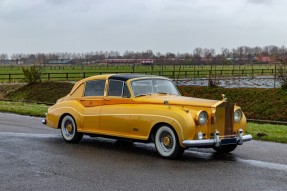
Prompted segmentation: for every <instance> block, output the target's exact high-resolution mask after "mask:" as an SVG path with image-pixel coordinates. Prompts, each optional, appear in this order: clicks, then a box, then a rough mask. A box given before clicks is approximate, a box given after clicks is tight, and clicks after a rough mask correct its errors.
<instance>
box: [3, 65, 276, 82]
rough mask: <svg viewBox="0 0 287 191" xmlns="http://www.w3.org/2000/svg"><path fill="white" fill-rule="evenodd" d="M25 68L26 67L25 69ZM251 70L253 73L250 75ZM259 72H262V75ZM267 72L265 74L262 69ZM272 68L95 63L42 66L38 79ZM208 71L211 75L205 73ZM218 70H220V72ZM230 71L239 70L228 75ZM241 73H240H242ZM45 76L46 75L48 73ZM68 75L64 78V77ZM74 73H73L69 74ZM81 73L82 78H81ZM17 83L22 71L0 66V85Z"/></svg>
mask: <svg viewBox="0 0 287 191" xmlns="http://www.w3.org/2000/svg"><path fill="white" fill-rule="evenodd" d="M26 67H27V66H26ZM252 69H254V70H255V71H254V72H255V73H252ZM262 69H263V70H264V71H263V73H262ZM266 69H268V71H267V70H266ZM274 69H275V65H259V64H254V65H253V66H251V65H242V66H239V65H220V66H211V65H182V66H180V65H164V66H161V65H154V67H153V68H152V67H151V66H142V65H136V66H135V67H134V69H133V68H132V67H131V64H125V65H116V64H109V65H107V64H98V65H89V66H84V67H81V66H46V67H43V68H42V80H43V81H45V80H48V79H52V80H66V81H68V80H69V81H77V80H80V79H82V78H84V77H89V76H92V75H98V74H106V73H109V74H110V73H117V72H118V73H131V72H135V73H147V74H153V75H161V76H166V77H170V78H174V79H177V78H203V77H209V75H211V76H212V77H215V76H216V77H223V76H253V75H255V76H258V75H269V76H270V75H271V76H273V75H274V73H272V71H273V72H275V70H274ZM211 70H212V73H211V74H210V73H209V72H210V71H211ZM221 70H222V71H221ZM231 70H241V72H239V71H237V72H234V73H232V72H231ZM242 72H243V73H242ZM48 73H49V74H48ZM67 73H68V78H67ZM73 73H74V74H73ZM84 73H85V75H84ZM8 74H11V75H10V81H12V82H21V81H23V78H24V76H23V72H22V67H21V66H0V82H7V81H9V75H8Z"/></svg>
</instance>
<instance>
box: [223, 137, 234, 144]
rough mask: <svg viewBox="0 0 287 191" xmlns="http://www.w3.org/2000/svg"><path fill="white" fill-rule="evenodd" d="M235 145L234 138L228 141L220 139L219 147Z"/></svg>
mask: <svg viewBox="0 0 287 191" xmlns="http://www.w3.org/2000/svg"><path fill="white" fill-rule="evenodd" d="M236 143H237V139H236V138H230V139H222V140H221V145H233V144H236Z"/></svg>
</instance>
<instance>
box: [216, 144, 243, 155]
mask: <svg viewBox="0 0 287 191" xmlns="http://www.w3.org/2000/svg"><path fill="white" fill-rule="evenodd" d="M236 147H237V145H235V144H234V145H222V146H220V147H213V149H214V150H215V151H216V152H218V153H230V152H231V151H233V150H234V149H236Z"/></svg>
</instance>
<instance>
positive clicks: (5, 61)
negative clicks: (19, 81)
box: [0, 60, 17, 65]
mask: <svg viewBox="0 0 287 191" xmlns="http://www.w3.org/2000/svg"><path fill="white" fill-rule="evenodd" d="M16 63H17V62H16V61H15V60H0V64H1V65H16Z"/></svg>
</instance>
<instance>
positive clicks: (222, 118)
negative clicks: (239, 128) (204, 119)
mask: <svg viewBox="0 0 287 191" xmlns="http://www.w3.org/2000/svg"><path fill="white" fill-rule="evenodd" d="M233 115H234V104H232V103H228V102H223V103H221V104H220V105H218V106H217V107H216V113H215V117H216V122H215V123H216V129H217V130H218V131H219V133H220V136H226V135H233V134H234V133H233V120H234V117H233Z"/></svg>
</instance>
